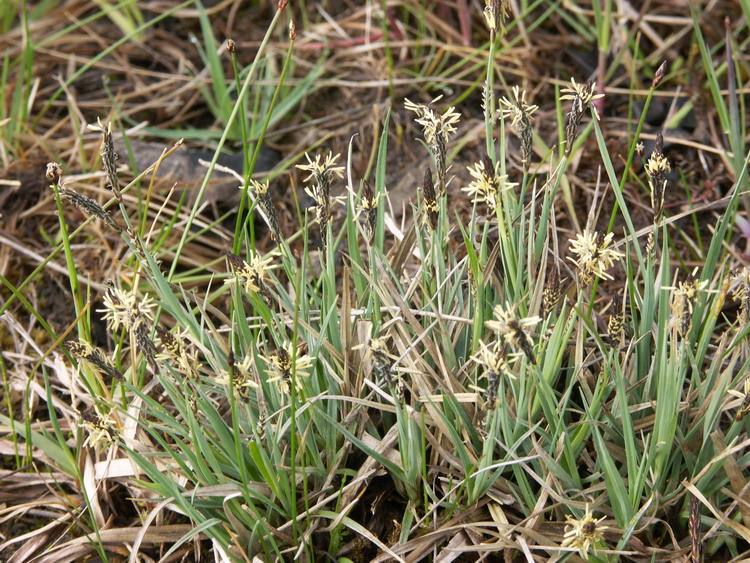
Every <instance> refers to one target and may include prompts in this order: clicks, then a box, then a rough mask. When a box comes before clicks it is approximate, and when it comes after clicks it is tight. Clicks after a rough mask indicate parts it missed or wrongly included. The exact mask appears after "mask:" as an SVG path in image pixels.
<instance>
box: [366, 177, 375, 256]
mask: <svg viewBox="0 0 750 563" xmlns="http://www.w3.org/2000/svg"><path fill="white" fill-rule="evenodd" d="M362 209H363V210H364V214H365V232H366V234H367V240H368V242H369V243H370V245H372V242H373V237H374V236H375V227H376V222H377V218H378V199H377V198H376V197H375V194H374V193H373V191H372V185H370V182H368V181H367V180H362Z"/></svg>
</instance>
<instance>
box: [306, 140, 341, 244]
mask: <svg viewBox="0 0 750 563" xmlns="http://www.w3.org/2000/svg"><path fill="white" fill-rule="evenodd" d="M339 156H341V155H338V154H337V155H335V156H334V155H333V153H330V152H329V153H328V155H327V156H326V158H325V160H322V158H321V156H320V155H319V154H318V155H315V160H312V159H311V158H310V155H309V154H308V153H305V158H307V164H298V165H297V168H299V169H300V170H305V171H307V172H309V173H310V174H309V176H307V178H305V179H304V181H305V182H309V181H310V180H313V181H314V183H313V184H312V187H308V188H305V193H307V195H309V196H310V197H311V198H312V199H314V200H315V212H316V216H317V219H318V225H319V226H320V233H321V238H322V239H323V244H324V245H326V244H327V240H326V239H327V231H326V226H327V225H328V222H329V221H330V220H331V204H332V199H331V181H332V179H333V177H334V176H338V177H339V178H343V177H344V167H343V166H335V165H336V161H337V160H338V158H339Z"/></svg>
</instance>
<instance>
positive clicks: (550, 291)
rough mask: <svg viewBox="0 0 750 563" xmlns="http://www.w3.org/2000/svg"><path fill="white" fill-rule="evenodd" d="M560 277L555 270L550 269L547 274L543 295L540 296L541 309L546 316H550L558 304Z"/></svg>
mask: <svg viewBox="0 0 750 563" xmlns="http://www.w3.org/2000/svg"><path fill="white" fill-rule="evenodd" d="M560 295H561V291H560V275H559V274H558V273H557V268H552V269H551V270H550V271H549V274H547V283H545V284H544V293H543V294H542V308H543V309H544V312H545V313H546V314H548V315H549V314H550V313H551V312H552V311H554V310H555V309H556V308H557V304H558V303H559V302H560Z"/></svg>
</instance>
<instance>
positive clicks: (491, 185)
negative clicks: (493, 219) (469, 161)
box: [461, 155, 516, 214]
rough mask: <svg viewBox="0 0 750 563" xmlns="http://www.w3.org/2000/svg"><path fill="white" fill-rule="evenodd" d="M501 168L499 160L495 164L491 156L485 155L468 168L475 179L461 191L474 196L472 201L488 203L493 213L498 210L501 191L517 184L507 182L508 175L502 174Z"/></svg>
mask: <svg viewBox="0 0 750 563" xmlns="http://www.w3.org/2000/svg"><path fill="white" fill-rule="evenodd" d="M499 168H500V163H499V162H498V163H496V164H495V165H494V166H493V165H492V161H491V160H490V158H489V157H488V156H487V155H484V156H483V157H482V160H481V162H479V163H478V164H476V165H475V166H474V168H471V167H470V166H469V167H468V168H467V170H468V171H469V174H471V177H472V178H474V179H473V180H472V181H471V182H470V183H469V185H468V186H466V187H465V188H461V191H464V192H466V194H467V195H468V196H469V197H471V198H472V200H471V201H472V203H486V204H487V208H488V209H489V210H490V212H491V213H492V214H494V213H495V212H496V211H497V207H498V204H499V202H500V193H501V192H502V191H503V190H506V189H509V188H511V187H514V186H515V185H516V184H513V183H510V182H507V179H508V177H507V176H500V174H499V172H498V170H499Z"/></svg>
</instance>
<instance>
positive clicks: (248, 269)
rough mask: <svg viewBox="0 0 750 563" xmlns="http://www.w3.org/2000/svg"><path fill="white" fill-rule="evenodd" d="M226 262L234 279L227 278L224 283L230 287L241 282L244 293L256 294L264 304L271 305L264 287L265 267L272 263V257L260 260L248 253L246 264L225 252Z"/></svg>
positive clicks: (255, 255)
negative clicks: (248, 259)
mask: <svg viewBox="0 0 750 563" xmlns="http://www.w3.org/2000/svg"><path fill="white" fill-rule="evenodd" d="M226 257H227V261H228V262H229V264H230V265H231V267H232V270H234V274H235V277H231V278H227V279H226V280H225V281H224V283H226V284H227V285H232V284H235V283H237V282H241V283H242V286H243V287H244V288H245V291H246V292H248V293H258V294H260V296H261V297H262V298H263V300H264V301H265V302H266V304H267V305H269V306H270V305H271V303H272V300H271V296H270V294H269V291H268V286H267V285H266V278H267V277H268V274H267V267H268V265H269V264H270V263H271V262H272V261H273V258H272V257H270V256H269V257H268V258H261V257H260V256H259V255H257V254H255V253H253V251H252V250H251V251H250V254H249V258H250V261H249V262H248V261H247V260H245V259H244V258H242V257H240V256H237V255H236V254H232V253H231V252H226Z"/></svg>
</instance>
